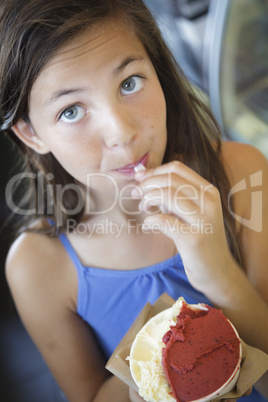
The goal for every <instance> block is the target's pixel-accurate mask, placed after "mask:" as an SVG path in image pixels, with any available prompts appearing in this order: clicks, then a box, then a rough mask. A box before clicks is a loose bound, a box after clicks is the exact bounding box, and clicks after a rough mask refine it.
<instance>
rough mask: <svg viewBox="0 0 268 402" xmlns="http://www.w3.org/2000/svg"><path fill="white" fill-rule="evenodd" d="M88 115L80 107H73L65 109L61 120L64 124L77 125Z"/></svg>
mask: <svg viewBox="0 0 268 402" xmlns="http://www.w3.org/2000/svg"><path fill="white" fill-rule="evenodd" d="M86 114H87V112H86V110H85V108H83V107H82V106H78V105H73V106H70V107H68V108H67V109H65V110H64V111H63V112H62V113H61V115H60V118H59V120H61V121H63V122H64V123H77V122H78V121H80V120H81V119H83V117H85V115H86Z"/></svg>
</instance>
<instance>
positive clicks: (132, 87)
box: [121, 75, 143, 95]
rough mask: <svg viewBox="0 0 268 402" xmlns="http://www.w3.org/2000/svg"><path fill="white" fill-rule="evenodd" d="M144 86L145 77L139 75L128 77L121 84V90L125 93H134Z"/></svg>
mask: <svg viewBox="0 0 268 402" xmlns="http://www.w3.org/2000/svg"><path fill="white" fill-rule="evenodd" d="M142 87H143V78H142V77H140V76H139V75H135V76H133V77H129V78H127V79H126V80H125V81H123V82H122V84H121V92H122V94H123V95H128V94H133V93H135V92H138V91H140V90H141V89H142Z"/></svg>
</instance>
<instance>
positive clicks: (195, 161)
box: [0, 0, 241, 263]
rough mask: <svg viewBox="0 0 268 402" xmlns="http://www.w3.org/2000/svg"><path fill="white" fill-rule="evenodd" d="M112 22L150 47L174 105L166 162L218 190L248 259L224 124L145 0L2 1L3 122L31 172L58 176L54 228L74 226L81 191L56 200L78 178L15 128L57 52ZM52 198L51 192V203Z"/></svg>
mask: <svg viewBox="0 0 268 402" xmlns="http://www.w3.org/2000/svg"><path fill="white" fill-rule="evenodd" d="M107 20H114V21H115V22H118V23H120V22H121V23H123V24H126V25H125V26H131V27H132V28H133V30H134V32H135V33H136V35H137V36H138V37H139V39H140V41H141V43H142V44H143V46H144V48H145V50H146V51H147V53H148V56H149V57H150V59H151V61H152V63H153V65H154V68H155V70H156V73H157V75H158V78H159V81H160V84H161V86H162V89H163V92H164V96H165V99H166V105H167V131H168V141H167V148H166V153H165V156H164V162H167V161H170V160H172V159H175V158H178V157H181V158H182V159H183V161H184V163H185V164H187V165H188V166H190V167H191V168H192V169H194V170H195V171H196V172H198V173H199V174H200V175H201V176H203V177H204V178H205V179H206V180H208V181H209V182H210V183H212V184H213V185H214V186H216V187H217V188H218V190H219V192H220V195H221V200H222V207H223V216H224V223H225V229H226V235H227V240H228V244H229V247H230V250H231V252H232V253H233V255H234V257H235V258H236V260H237V261H239V262H240V263H241V260H240V252H239V242H238V239H237V233H236V228H235V221H234V219H233V217H232V216H231V214H230V212H229V208H228V192H229V190H230V184H229V181H228V178H227V175H226V173H225V171H224V168H223V164H222V161H221V157H220V155H221V153H220V148H221V135H220V130H219V128H218V126H217V123H216V121H215V119H214V118H213V116H212V114H211V112H210V110H209V108H208V107H206V105H205V104H204V103H203V102H202V101H201V100H200V99H199V97H198V96H197V95H196V93H195V92H194V91H193V89H192V88H191V85H190V84H189V83H188V81H187V80H186V79H185V77H184V76H183V73H182V71H181V70H180V68H179V67H178V66H177V64H176V62H175V60H174V58H173V56H172V54H171V53H170V51H169V49H168V48H167V46H166V44H165V43H164V41H163V39H162V36H161V33H160V31H159V28H158V27H157V25H156V23H155V20H154V19H153V17H152V15H151V13H150V12H149V11H148V9H147V8H146V7H145V5H144V4H143V2H142V0H109V1H107V0H75V1H74V0H49V1H47V0H2V5H1V7H0V35H1V37H0V46H1V56H0V88H1V95H0V117H1V123H2V126H1V128H2V131H5V132H6V133H8V134H9V135H10V136H12V137H13V139H14V140H15V141H16V142H17V144H18V146H19V147H20V149H21V151H22V153H23V154H24V155H25V158H26V161H27V163H26V164H27V166H28V169H29V170H30V171H31V172H35V173H37V172H43V173H44V179H45V180H46V177H47V175H48V174H49V173H52V174H53V177H54V178H53V180H52V181H50V183H49V184H50V186H49V188H50V190H51V197H50V199H53V202H54V206H55V208H54V210H53V220H54V222H55V224H54V226H53V227H52V228H51V229H49V230H48V233H49V234H50V235H55V234H56V232H57V230H58V229H59V230H64V229H66V225H67V220H68V218H69V215H68V213H67V212H66V209H75V205H76V204H77V198H78V194H77V193H76V192H74V191H72V190H70V191H69V192H66V193H65V194H64V198H63V202H62V205H56V204H57V203H58V204H59V201H58V200H57V199H56V196H55V188H56V186H57V185H59V184H60V185H62V186H65V185H67V184H70V183H74V179H73V178H72V177H71V176H70V175H69V174H68V173H67V172H66V171H65V170H64V169H63V168H62V167H61V165H60V164H59V163H58V162H57V160H56V159H55V158H54V156H53V155H52V154H46V155H38V154H37V153H35V152H34V151H33V150H31V149H29V148H28V147H26V146H24V144H22V143H21V142H19V141H18V140H17V139H16V137H15V136H14V134H13V132H12V130H11V127H12V125H14V124H15V123H16V122H17V121H18V120H19V119H20V118H23V119H24V120H26V121H28V120H29V118H28V99H29V94H30V91H31V88H32V85H33V83H34V81H35V79H36V78H37V76H38V74H39V73H40V71H41V70H42V69H43V68H44V66H45V65H46V63H47V62H48V61H49V60H50V59H51V58H52V57H53V55H54V54H55V53H56V52H57V51H58V50H59V49H60V48H61V47H62V46H63V45H64V44H66V42H67V41H70V40H71V39H72V38H74V37H75V36H77V35H78V34H80V33H82V32H83V30H85V29H87V28H89V27H92V26H93V24H96V23H99V22H105V21H107ZM212 144H213V146H212ZM35 186H36V183H35ZM33 187H34V186H33ZM45 187H46V183H45ZM48 198H49V197H47V194H46V193H44V200H43V201H44V203H46V202H47V199H48ZM47 207H48V206H47ZM58 211H61V215H62V216H63V217H64V219H63V221H62V223H61V222H59V217H58V213H57V212H58ZM83 213H84V211H83V209H81V210H80V211H79V212H78V213H77V214H76V215H75V216H73V215H72V218H73V219H75V220H76V222H77V223H78V222H79V221H80V219H81V217H82V215H83ZM33 218H36V216H33V217H32V219H33ZM27 219H28V220H27V222H28V223H27V224H28V225H29V218H27ZM40 230H42V229H40Z"/></svg>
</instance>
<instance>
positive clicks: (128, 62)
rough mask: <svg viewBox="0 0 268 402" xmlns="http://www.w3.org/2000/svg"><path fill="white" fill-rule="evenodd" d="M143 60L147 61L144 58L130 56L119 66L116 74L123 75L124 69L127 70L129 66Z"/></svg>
mask: <svg viewBox="0 0 268 402" xmlns="http://www.w3.org/2000/svg"><path fill="white" fill-rule="evenodd" d="M143 60H145V58H144V57H143V56H128V57H126V58H125V59H124V60H123V61H122V63H120V64H119V66H118V67H116V69H115V74H119V73H121V71H122V70H124V68H126V67H127V66H128V65H129V64H131V63H135V62H137V61H143Z"/></svg>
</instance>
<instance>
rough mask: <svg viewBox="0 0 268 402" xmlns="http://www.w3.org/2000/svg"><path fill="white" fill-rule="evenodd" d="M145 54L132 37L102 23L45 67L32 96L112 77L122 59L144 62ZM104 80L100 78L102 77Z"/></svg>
mask: <svg viewBox="0 0 268 402" xmlns="http://www.w3.org/2000/svg"><path fill="white" fill-rule="evenodd" d="M146 58H147V54H146V51H145V49H144V47H143V45H142V43H141V42H140V40H139V39H138V37H137V36H136V35H135V34H134V32H132V31H131V30H130V31H127V30H126V29H124V28H123V27H117V26H115V25H114V24H106V25H104V24H102V25H98V26H96V27H94V29H92V28H91V29H88V30H85V31H84V32H83V33H81V34H80V35H78V36H77V37H75V38H73V39H72V40H71V41H69V42H68V43H67V44H66V45H65V46H63V47H62V48H61V49H60V50H59V51H58V52H57V53H56V54H55V55H54V56H53V57H52V58H51V59H50V61H49V62H48V63H47V64H46V65H45V66H44V68H43V69H42V70H41V72H40V74H39V76H38V77H37V79H36V81H35V82H34V84H33V87H32V91H31V94H30V99H32V96H33V95H35V96H36V95H37V94H38V98H39V99H40V97H42V95H41V94H44V93H47V92H49V91H50V90H54V87H57V88H58V87H59V86H63V85H64V86H66V81H68V82H69V83H70V80H71V81H72V83H73V84H75V83H76V84H78V83H80V84H81V85H83V83H88V82H89V80H91V81H92V82H93V84H94V81H95V78H97V77H98V76H100V74H104V73H105V74H106V73H107V74H112V73H113V72H114V71H116V70H117V69H119V68H120V66H121V65H122V63H123V61H124V60H127V59H133V60H144V59H146ZM102 77H103V76H102Z"/></svg>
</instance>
